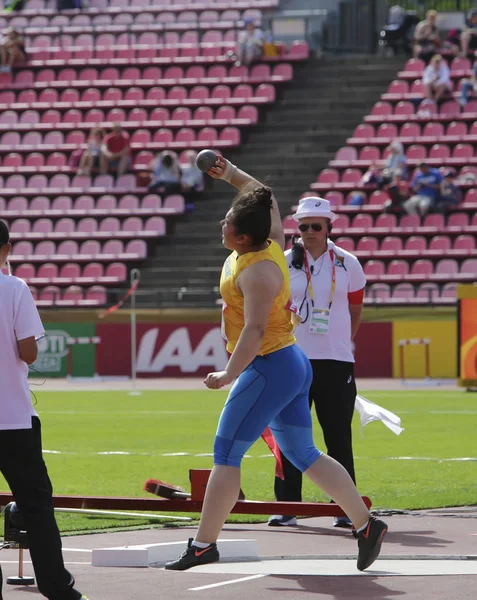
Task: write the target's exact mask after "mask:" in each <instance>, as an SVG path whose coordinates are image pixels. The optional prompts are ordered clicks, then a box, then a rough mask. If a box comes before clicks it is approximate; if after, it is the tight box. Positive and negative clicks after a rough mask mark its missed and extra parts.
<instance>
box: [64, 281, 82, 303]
mask: <svg viewBox="0 0 477 600" xmlns="http://www.w3.org/2000/svg"><path fill="white" fill-rule="evenodd" d="M82 299H83V290H82V288H81V287H79V286H78V285H70V286H68V287H67V288H66V289H65V291H64V292H63V295H62V298H61V301H60V302H59V304H60V303H61V305H62V306H63V305H66V306H70V305H71V306H75V305H77V304H78V303H79V302H80V301H81V300H82Z"/></svg>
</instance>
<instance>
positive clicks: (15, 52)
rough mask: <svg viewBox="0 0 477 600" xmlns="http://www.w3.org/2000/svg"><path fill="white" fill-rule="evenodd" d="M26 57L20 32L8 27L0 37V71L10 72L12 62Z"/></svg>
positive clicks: (20, 61)
mask: <svg viewBox="0 0 477 600" xmlns="http://www.w3.org/2000/svg"><path fill="white" fill-rule="evenodd" d="M26 59H27V53H26V51H25V41H24V40H23V37H22V36H21V35H20V33H19V32H18V31H17V30H16V29H13V28H12V27H8V28H7V29H5V31H4V32H3V35H2V38H1V39H0V73H10V71H11V70H12V67H13V65H14V64H17V63H23V62H25V61H26Z"/></svg>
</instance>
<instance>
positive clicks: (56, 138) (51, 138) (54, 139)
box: [31, 131, 84, 164]
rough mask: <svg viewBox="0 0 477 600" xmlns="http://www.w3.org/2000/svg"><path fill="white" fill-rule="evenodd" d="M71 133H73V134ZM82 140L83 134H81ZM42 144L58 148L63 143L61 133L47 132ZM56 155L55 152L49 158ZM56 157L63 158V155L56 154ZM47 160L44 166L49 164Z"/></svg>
mask: <svg viewBox="0 0 477 600" xmlns="http://www.w3.org/2000/svg"><path fill="white" fill-rule="evenodd" d="M31 133H36V132H35V131H32V132H31ZM73 133H75V132H73ZM77 133H80V132H77ZM83 138H84V134H83ZM82 141H83V140H82ZM39 143H41V142H39ZM43 143H44V144H48V145H50V146H56V147H57V146H60V145H61V144H63V143H64V135H63V133H62V132H61V131H48V133H45V137H44V138H43ZM67 143H68V142H67ZM69 143H71V142H69ZM78 143H81V142H78ZM57 154H58V153H56V152H55V153H54V154H53V155H51V156H56V155H57ZM58 156H64V155H62V154H61V155H60V154H58ZM48 160H50V156H49V157H48V159H47V162H46V164H49V163H48Z"/></svg>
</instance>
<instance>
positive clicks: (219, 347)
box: [96, 323, 392, 377]
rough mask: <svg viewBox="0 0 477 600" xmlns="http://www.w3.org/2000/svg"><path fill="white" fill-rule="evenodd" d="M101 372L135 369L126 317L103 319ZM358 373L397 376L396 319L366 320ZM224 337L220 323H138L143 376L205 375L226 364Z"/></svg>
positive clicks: (139, 369)
mask: <svg viewBox="0 0 477 600" xmlns="http://www.w3.org/2000/svg"><path fill="white" fill-rule="evenodd" d="M96 335H97V336H98V337H100V338H101V344H100V345H99V346H98V349H97V373H98V375H105V376H108V375H109V376H121V375H122V376H124V375H131V328H130V326H129V324H127V323H99V324H98V325H97V327H96ZM356 345H357V349H356V374H357V376H358V377H392V325H391V323H363V324H362V325H361V328H360V331H359V333H358V336H357V340H356ZM227 358H228V357H227V352H226V350H225V340H224V339H223V338H222V335H221V331H220V325H219V324H218V323H217V324H215V323H180V324H178V323H159V324H146V323H138V325H137V374H138V376H139V377H188V376H193V377H202V376H205V375H207V373H210V372H211V371H220V370H222V369H223V368H224V367H225V365H226V364H227Z"/></svg>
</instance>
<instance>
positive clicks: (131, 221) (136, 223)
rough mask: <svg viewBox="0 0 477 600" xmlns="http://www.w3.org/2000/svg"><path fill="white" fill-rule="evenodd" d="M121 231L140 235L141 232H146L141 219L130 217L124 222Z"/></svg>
mask: <svg viewBox="0 0 477 600" xmlns="http://www.w3.org/2000/svg"><path fill="white" fill-rule="evenodd" d="M121 231H127V232H128V233H140V232H141V231H144V225H143V222H142V221H141V219H140V218H139V217H129V218H128V219H125V221H124V222H123V224H122V227H121Z"/></svg>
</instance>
